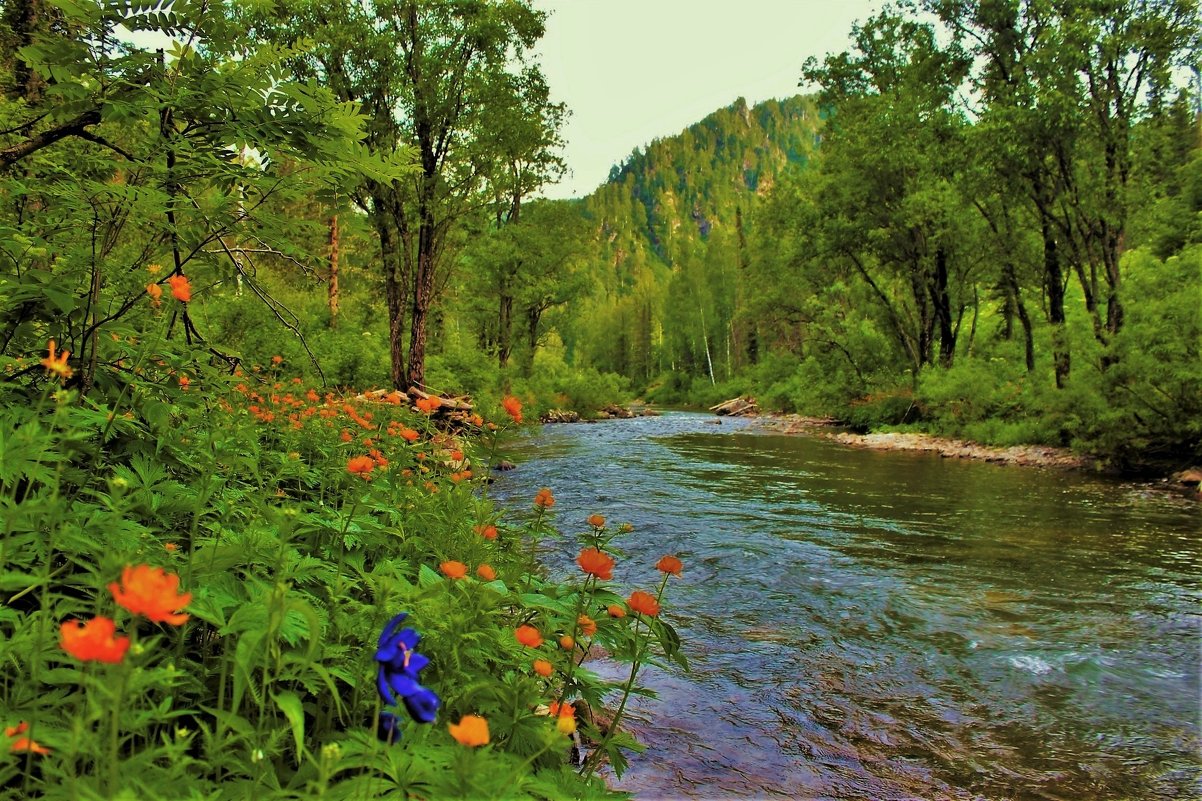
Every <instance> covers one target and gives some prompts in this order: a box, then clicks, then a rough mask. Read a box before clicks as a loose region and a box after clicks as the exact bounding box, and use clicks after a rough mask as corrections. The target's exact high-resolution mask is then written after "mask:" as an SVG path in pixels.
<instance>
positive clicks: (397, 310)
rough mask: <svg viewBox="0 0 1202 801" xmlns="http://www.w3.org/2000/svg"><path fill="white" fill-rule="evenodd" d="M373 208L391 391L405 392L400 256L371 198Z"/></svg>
mask: <svg viewBox="0 0 1202 801" xmlns="http://www.w3.org/2000/svg"><path fill="white" fill-rule="evenodd" d="M372 203H373V205H374V206H375V207H376V210H375V212H374V213H373V214H372V219H373V222H374V223H375V225H376V233H377V234H379V236H380V266H381V268H382V269H383V271H384V300H385V302H386V303H387V305H388V355H389V367H390V371H389V372H390V375H391V377H392V386H393V388H394V389H405V386H406V385H405V349H404V339H405V281H404V280H403V278H402V273H401V253H400V247H399V242H398V241H397V234H396V230H395V229H394V228H393V218H392V216H391V215H390V214H389V213H388V212H386V211H385V210H384V209H382V208H380V207H381V205H385V206H386V205H387V203H386V202H383V203H382V201H381V199H380V198H379V197H373V198H372Z"/></svg>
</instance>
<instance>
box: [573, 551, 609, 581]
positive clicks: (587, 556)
mask: <svg viewBox="0 0 1202 801" xmlns="http://www.w3.org/2000/svg"><path fill="white" fill-rule="evenodd" d="M576 564H578V565H580V569H581V570H583V571H584V572H585V573H588V574H589V575H592V576H596V577H597V578H599V579H602V580H603V581H609V580H610V579H611V578H613V577H614V560H613V557H612V556H608V555H606V554H603V553H601V551H598V550H597V549H596V548H585V549H584V550H583V551H581V552H580V556H577V557H576Z"/></svg>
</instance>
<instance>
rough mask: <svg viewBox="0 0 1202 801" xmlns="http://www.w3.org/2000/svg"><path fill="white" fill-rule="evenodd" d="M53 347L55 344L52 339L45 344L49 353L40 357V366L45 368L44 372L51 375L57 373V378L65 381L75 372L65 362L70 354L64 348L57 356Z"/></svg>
mask: <svg viewBox="0 0 1202 801" xmlns="http://www.w3.org/2000/svg"><path fill="white" fill-rule="evenodd" d="M55 348H56V345H55V344H54V340H53V339H52V340H50V342H49V343H47V345H46V349H47V350H48V351H49V354H48V355H47V356H46V358H45V359H42V366H43V367H45V368H46V372H48V373H51V374H52V375H57V376H58V377H59V378H61V379H63V380H64V381H66V380H67V379H68V378H70V377H71V376H72V375H74V373H75V371H74V370H72V369H71V367H70V365H68V364H67V357H68V356H70V355H71V352H70V351H67V350H65V351H63V352H62V353H60V354H59V355H58V356H55V354H54V351H55Z"/></svg>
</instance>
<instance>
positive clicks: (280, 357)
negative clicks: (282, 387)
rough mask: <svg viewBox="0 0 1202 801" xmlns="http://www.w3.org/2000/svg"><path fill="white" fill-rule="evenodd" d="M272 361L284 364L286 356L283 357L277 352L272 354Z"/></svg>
mask: <svg viewBox="0 0 1202 801" xmlns="http://www.w3.org/2000/svg"><path fill="white" fill-rule="evenodd" d="M271 363H272V364H283V363H284V357H283V356H280V355H279V354H276V355H275V356H272V357H271Z"/></svg>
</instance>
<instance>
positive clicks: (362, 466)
mask: <svg viewBox="0 0 1202 801" xmlns="http://www.w3.org/2000/svg"><path fill="white" fill-rule="evenodd" d="M346 469H347V472H350V473H358V474H360V475H362V476H363V477H364V478H368V477H369V476H370V475H371V471H372V470H375V469H376V460H375V459H373V458H371V457H370V456H352V457H351V458H350V459H348V460H347V462H346Z"/></svg>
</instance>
